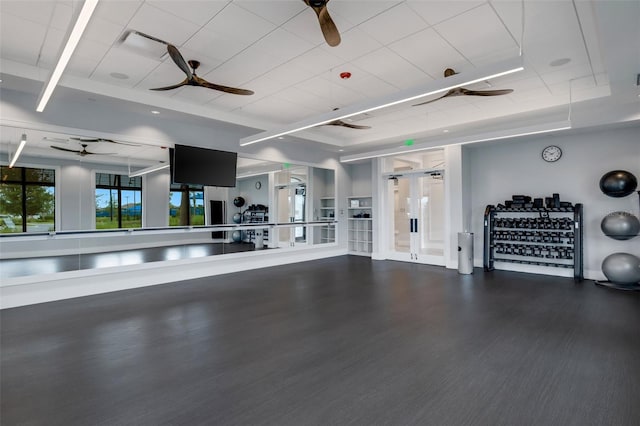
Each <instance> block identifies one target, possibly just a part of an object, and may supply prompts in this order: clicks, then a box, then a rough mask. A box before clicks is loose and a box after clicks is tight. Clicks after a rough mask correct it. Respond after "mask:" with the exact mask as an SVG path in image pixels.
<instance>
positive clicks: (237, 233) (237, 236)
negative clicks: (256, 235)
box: [231, 231, 242, 243]
mask: <svg viewBox="0 0 640 426" xmlns="http://www.w3.org/2000/svg"><path fill="white" fill-rule="evenodd" d="M231 239H232V240H233V242H234V243H239V242H240V241H242V232H241V231H233V232H232V233H231Z"/></svg>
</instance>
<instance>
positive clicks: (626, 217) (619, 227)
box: [600, 212, 640, 240]
mask: <svg viewBox="0 0 640 426" xmlns="http://www.w3.org/2000/svg"><path fill="white" fill-rule="evenodd" d="M600 229H602V232H604V235H606V236H607V237H611V238H613V239H615V240H630V239H631V238H633V237H635V236H636V235H638V232H640V220H638V218H637V217H635V216H634V215H632V214H631V213H627V212H613V213H609V214H608V215H606V216H605V217H604V218H603V219H602V222H600Z"/></svg>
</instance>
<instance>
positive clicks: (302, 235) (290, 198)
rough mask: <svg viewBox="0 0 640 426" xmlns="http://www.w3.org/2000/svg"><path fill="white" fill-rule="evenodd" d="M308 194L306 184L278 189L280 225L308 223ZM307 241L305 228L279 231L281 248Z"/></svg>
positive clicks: (297, 227)
mask: <svg viewBox="0 0 640 426" xmlns="http://www.w3.org/2000/svg"><path fill="white" fill-rule="evenodd" d="M306 194H307V187H306V185H305V184H290V185H280V186H278V187H277V188H276V200H277V205H278V216H277V217H278V223H287V222H304V221H306ZM306 240H307V234H306V227H305V226H296V227H290V228H279V230H278V242H279V245H280V246H281V247H284V246H293V245H295V244H296V243H297V244H302V243H306Z"/></svg>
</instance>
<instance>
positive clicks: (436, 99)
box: [414, 89, 459, 106]
mask: <svg viewBox="0 0 640 426" xmlns="http://www.w3.org/2000/svg"><path fill="white" fill-rule="evenodd" d="M454 90H455V89H451V90H449V91H448V92H447V93H445V94H444V95H442V96H440V97H439V98H435V99H431V100H430V101H425V102H420V103H419V104H415V105H414V106H420V105H426V104H430V103H431V102H435V101H439V100H440V99H442V98H446V97H447V96H459V95H456V94H454V93H455V92H454Z"/></svg>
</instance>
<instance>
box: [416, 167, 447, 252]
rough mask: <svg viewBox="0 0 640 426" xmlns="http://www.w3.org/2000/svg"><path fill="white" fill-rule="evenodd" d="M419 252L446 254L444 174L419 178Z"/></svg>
mask: <svg viewBox="0 0 640 426" xmlns="http://www.w3.org/2000/svg"><path fill="white" fill-rule="evenodd" d="M416 187H417V190H418V191H417V192H418V194H417V207H418V223H419V227H418V238H417V244H418V247H417V252H418V253H419V254H423V255H434V256H443V255H444V180H443V179H442V175H434V176H420V177H419V178H417V185H416Z"/></svg>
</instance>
